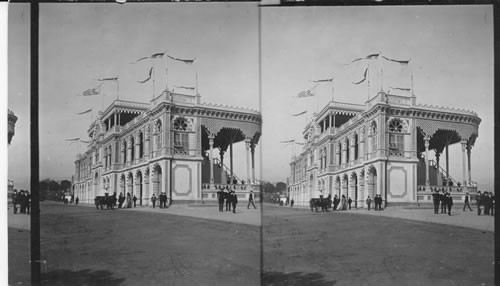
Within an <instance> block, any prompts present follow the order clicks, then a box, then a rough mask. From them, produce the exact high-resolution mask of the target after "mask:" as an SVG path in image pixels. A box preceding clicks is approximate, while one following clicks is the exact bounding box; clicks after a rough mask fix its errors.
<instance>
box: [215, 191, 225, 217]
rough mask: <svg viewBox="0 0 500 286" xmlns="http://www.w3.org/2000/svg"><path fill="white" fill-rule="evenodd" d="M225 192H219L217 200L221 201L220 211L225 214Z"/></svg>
mask: <svg viewBox="0 0 500 286" xmlns="http://www.w3.org/2000/svg"><path fill="white" fill-rule="evenodd" d="M224 194H225V193H224V192H223V191H222V190H219V191H218V192H217V199H218V200H219V211H220V212H224Z"/></svg>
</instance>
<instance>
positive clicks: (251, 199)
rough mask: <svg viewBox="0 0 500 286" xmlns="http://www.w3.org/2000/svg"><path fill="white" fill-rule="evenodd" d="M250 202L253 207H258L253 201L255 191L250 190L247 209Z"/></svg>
mask: <svg viewBox="0 0 500 286" xmlns="http://www.w3.org/2000/svg"><path fill="white" fill-rule="evenodd" d="M250 204H252V206H253V208H254V209H256V208H257V207H256V206H255V204H254V203H253V191H250V194H249V195H248V206H247V209H249V208H250Z"/></svg>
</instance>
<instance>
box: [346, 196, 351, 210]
mask: <svg viewBox="0 0 500 286" xmlns="http://www.w3.org/2000/svg"><path fill="white" fill-rule="evenodd" d="M351 203H352V200H351V197H349V199H348V200H347V205H349V210H350V209H351Z"/></svg>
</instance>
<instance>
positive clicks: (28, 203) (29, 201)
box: [25, 191, 31, 215]
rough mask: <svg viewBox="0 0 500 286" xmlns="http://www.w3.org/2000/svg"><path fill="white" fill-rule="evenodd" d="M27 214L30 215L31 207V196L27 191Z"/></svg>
mask: <svg viewBox="0 0 500 286" xmlns="http://www.w3.org/2000/svg"><path fill="white" fill-rule="evenodd" d="M25 204H26V214H28V215H29V214H30V206H31V194H30V193H29V192H28V191H26V202H25Z"/></svg>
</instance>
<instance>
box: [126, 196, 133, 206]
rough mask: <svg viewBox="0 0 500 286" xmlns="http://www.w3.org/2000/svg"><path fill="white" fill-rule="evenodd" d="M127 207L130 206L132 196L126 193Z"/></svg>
mask: <svg viewBox="0 0 500 286" xmlns="http://www.w3.org/2000/svg"><path fill="white" fill-rule="evenodd" d="M127 208H132V196H131V195H130V193H127Z"/></svg>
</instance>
